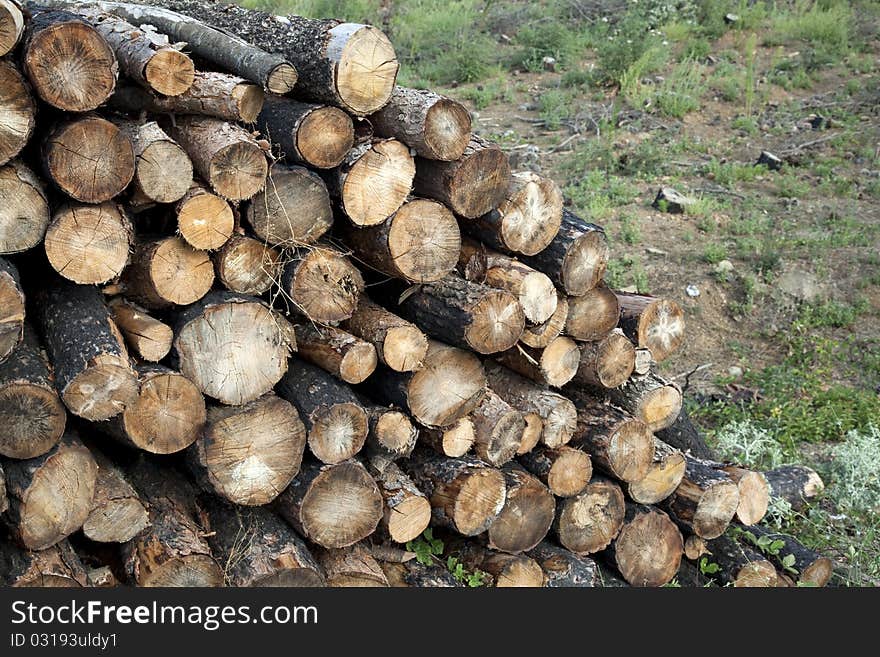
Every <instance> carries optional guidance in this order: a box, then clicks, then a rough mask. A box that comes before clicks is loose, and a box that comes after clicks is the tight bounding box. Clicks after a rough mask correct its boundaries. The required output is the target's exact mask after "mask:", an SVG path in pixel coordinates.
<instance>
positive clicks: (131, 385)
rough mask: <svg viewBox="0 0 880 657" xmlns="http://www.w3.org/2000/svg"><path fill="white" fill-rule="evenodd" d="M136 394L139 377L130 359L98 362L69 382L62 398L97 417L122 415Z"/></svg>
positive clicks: (75, 409)
mask: <svg viewBox="0 0 880 657" xmlns="http://www.w3.org/2000/svg"><path fill="white" fill-rule="evenodd" d="M114 328H115V327H114ZM113 360H116V359H115V358H114V359H113ZM137 395H138V382H137V377H136V376H135V374H134V371H133V370H132V369H131V368H129V367H128V366H127V363H126V365H119V364H116V363H113V362H97V363H94V364H92V365H90V366H89V367H87V368H86V369H85V370H83V371H82V372H80V373H79V374H78V375H77V376H76V377H75V378H74V379H73V380H72V381H71V382H70V383H68V384H67V387H66V388H64V392H62V393H61V399H62V400H64V405H65V406H67V408H69V409H70V412H71V413H73V414H74V415H78V416H80V417H82V418H85V419H87V420H93V421H98V420H107V419H109V418H111V417H114V416H115V415H119V413H121V412H122V411H123V410H124V409H125V407H126V406H128V405H129V404H131V403H133V402H134V401H135V400H136V399H137Z"/></svg>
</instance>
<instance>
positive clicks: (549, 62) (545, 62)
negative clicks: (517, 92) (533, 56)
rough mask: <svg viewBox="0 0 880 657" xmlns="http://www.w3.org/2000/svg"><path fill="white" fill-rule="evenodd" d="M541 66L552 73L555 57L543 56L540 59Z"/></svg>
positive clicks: (554, 66)
mask: <svg viewBox="0 0 880 657" xmlns="http://www.w3.org/2000/svg"><path fill="white" fill-rule="evenodd" d="M541 66H543V67H544V70H545V71H550V72H551V73H554V72H555V71H556V59H554V58H553V57H545V58H544V59H542V60H541Z"/></svg>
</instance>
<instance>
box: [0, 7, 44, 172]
mask: <svg viewBox="0 0 880 657" xmlns="http://www.w3.org/2000/svg"><path fill="white" fill-rule="evenodd" d="M7 1H8V0H7ZM36 113H37V107H36V104H35V103H34V99H33V98H32V97H31V94H30V90H29V87H28V85H27V83H26V82H25V81H24V78H23V77H22V76H21V74H20V73H19V72H18V70H17V69H16V68H15V67H14V66H13V65H12V62H8V61H0V117H3V120H2V121H0V165H2V164H6V163H7V162H9V160H11V159H12V158H14V157H15V156H16V155H18V154H19V153H20V152H21V149H22V148H24V146H25V144H27V142H28V140H29V139H30V137H31V134H32V133H33V131H34V127H35V125H36Z"/></svg>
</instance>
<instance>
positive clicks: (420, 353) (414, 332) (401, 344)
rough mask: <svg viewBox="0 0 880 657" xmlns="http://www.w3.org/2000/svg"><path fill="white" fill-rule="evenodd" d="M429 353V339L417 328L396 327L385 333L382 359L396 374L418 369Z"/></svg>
mask: <svg viewBox="0 0 880 657" xmlns="http://www.w3.org/2000/svg"><path fill="white" fill-rule="evenodd" d="M427 351H428V338H427V337H425V334H424V333H422V332H421V331H420V330H419V329H418V328H416V327H415V326H394V327H392V328H390V329H388V331H387V332H386V333H385V341H384V342H383V344H382V359H383V360H384V362H385V364H386V365H387V366H388V367H390V368H391V369H392V370H394V371H396V372H411V371H413V370H415V369H416V368H418V367H419V366H420V365H421V364H422V361H423V360H424V358H425V353H427Z"/></svg>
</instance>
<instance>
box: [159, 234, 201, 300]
mask: <svg viewBox="0 0 880 657" xmlns="http://www.w3.org/2000/svg"><path fill="white" fill-rule="evenodd" d="M150 280H151V282H152V284H153V287H155V289H156V292H157V293H158V295H159V296H160V297H161V298H162V299H166V300H167V301H169V302H171V303H174V304H177V305H179V306H187V305H189V304H191V303H195V302H196V301H198V300H199V299H201V298H202V297H203V296H205V295H206V294H207V293H208V292H209V291H210V290H211V286H212V285H213V284H214V264H213V263H212V262H211V258H210V257H208V254H207V253H206V252H205V251H197V250H196V249H194V248H192V247H191V246H190V245H189V244H187V243H186V241H185V240H183V239H182V238H180V237H169V238H167V239H165V240H163V241H162V243H161V244H160V245H159V246H158V248H157V249H156V253H155V255H154V257H153V258H152V259H151V260H150Z"/></svg>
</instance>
